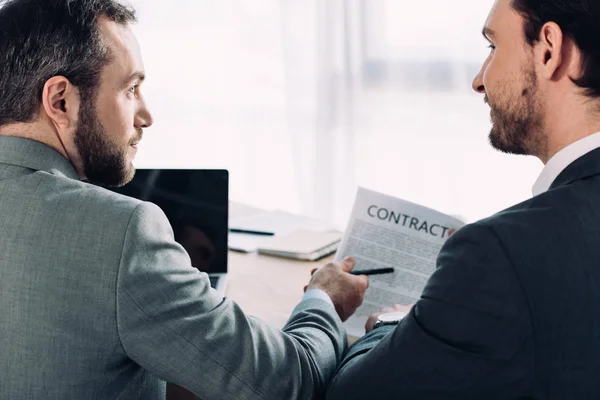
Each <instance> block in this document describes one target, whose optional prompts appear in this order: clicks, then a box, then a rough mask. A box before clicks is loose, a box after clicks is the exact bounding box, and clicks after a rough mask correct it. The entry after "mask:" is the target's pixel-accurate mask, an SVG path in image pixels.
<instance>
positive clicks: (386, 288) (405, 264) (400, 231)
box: [335, 188, 463, 337]
mask: <svg viewBox="0 0 600 400" xmlns="http://www.w3.org/2000/svg"><path fill="white" fill-rule="evenodd" d="M462 225H463V222H462V221H460V220H459V219H457V218H454V217H451V216H449V215H445V214H442V213H440V212H437V211H435V210H432V209H429V208H426V207H423V206H420V205H417V204H414V203H410V202H408V201H404V200H400V199H397V198H395V197H391V196H388V195H385V194H382V193H378V192H374V191H371V190H368V189H365V188H359V189H358V193H357V195H356V200H355V202H354V208H353V210H352V215H351V217H350V221H349V223H348V227H347V229H346V231H345V234H344V237H343V239H342V242H341V244H340V247H339V249H338V251H337V253H336V255H335V261H337V262H340V261H341V260H343V259H344V257H346V256H353V257H354V258H355V259H356V266H355V267H354V269H355V270H369V269H375V268H388V267H393V268H394V272H393V273H389V274H382V275H371V276H369V288H368V289H367V292H366V293H365V300H364V302H363V304H362V305H361V306H360V307H359V308H358V310H357V311H356V313H355V314H354V315H353V316H352V317H350V318H349V319H348V320H347V321H346V322H345V326H346V330H347V331H348V334H349V335H351V336H355V337H360V336H362V335H364V333H365V322H366V320H367V318H368V317H369V315H371V314H373V313H375V312H377V311H380V310H381V309H382V308H384V307H389V306H391V305H393V304H403V305H410V304H414V303H415V302H416V301H417V300H418V299H419V297H420V296H421V292H422V291H423V288H424V287H425V284H426V282H427V280H428V279H429V276H430V275H431V274H432V273H433V271H434V270H435V266H436V264H435V263H436V258H437V255H438V253H439V251H440V249H441V247H442V245H443V244H444V242H445V241H446V240H447V239H448V237H450V236H451V235H452V234H453V233H454V232H455V231H456V230H457V229H458V228H460V227H461V226H462Z"/></svg>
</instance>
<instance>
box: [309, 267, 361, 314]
mask: <svg viewBox="0 0 600 400" xmlns="http://www.w3.org/2000/svg"><path fill="white" fill-rule="evenodd" d="M354 264H355V261H354V258H352V257H346V259H345V260H344V261H343V262H341V263H339V264H335V263H329V264H327V265H325V266H324V267H321V268H319V269H314V270H313V271H312V278H311V279H310V282H309V283H308V285H307V286H305V287H304V291H306V290H307V289H321V290H322V291H324V292H325V293H327V294H328V295H329V297H331V301H333V305H334V306H335V310H336V311H337V313H338V315H339V316H340V318H341V320H342V321H345V320H347V319H348V317H350V316H351V315H352V314H353V313H354V311H356V309H357V308H358V307H359V306H360V305H361V304H362V302H363V298H364V296H365V290H367V287H368V286H369V278H368V277H367V276H365V275H352V274H350V271H352V268H354Z"/></svg>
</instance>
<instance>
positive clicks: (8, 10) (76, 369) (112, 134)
mask: <svg viewBox="0 0 600 400" xmlns="http://www.w3.org/2000/svg"><path fill="white" fill-rule="evenodd" d="M134 19H135V16H134V13H133V11H132V10H130V9H128V8H125V7H123V6H121V5H119V4H118V3H116V2H114V1H112V0H10V1H8V2H6V3H5V4H4V6H3V7H2V8H0V194H1V195H0V232H1V235H0V307H1V309H2V313H0V338H1V340H2V345H1V346H0V348H1V349H0V398H1V399H46V400H48V399H57V400H64V399H78V400H79V399H82V400H83V399H86V400H87V399H111V400H112V399H127V400H129V399H162V398H164V396H165V384H164V381H169V382H174V383H176V384H178V385H180V386H183V387H185V388H188V389H189V390H191V391H192V392H193V393H195V394H196V395H197V396H200V397H201V398H202V399H207V400H208V399H236V400H239V399H285V400H287V399H296V398H298V399H309V398H318V397H321V396H322V394H323V390H324V388H325V387H326V385H327V383H328V380H329V378H330V377H331V375H332V373H333V371H334V369H335V367H336V365H337V363H338V362H339V361H340V360H341V356H342V353H343V351H344V349H345V345H346V339H345V332H344V329H343V328H342V326H341V322H342V320H344V319H345V318H347V317H348V316H349V315H350V314H352V313H353V312H354V310H355V309H356V307H358V305H359V304H360V303H361V302H362V296H363V293H364V290H365V289H366V286H367V283H368V281H367V278H366V277H365V276H362V277H359V276H353V275H351V274H350V273H349V271H350V270H351V269H352V267H353V261H352V260H351V259H350V260H346V261H344V262H343V263H342V264H328V265H326V266H324V267H323V268H321V269H320V270H319V271H317V272H316V273H315V274H314V275H313V276H312V278H311V280H310V282H309V284H308V290H307V291H306V294H305V297H304V299H303V300H302V302H300V304H298V306H297V307H296V309H295V310H294V311H293V313H292V315H291V317H290V319H289V321H288V323H287V325H286V326H285V327H284V328H283V330H282V331H279V330H275V329H272V328H270V327H269V326H267V325H266V324H264V323H262V322H260V321H259V320H257V319H255V318H252V317H248V316H246V315H245V314H244V313H243V312H242V310H241V309H240V308H239V307H238V306H237V305H236V304H235V303H233V302H232V301H230V300H228V299H222V298H220V297H218V296H217V294H216V292H215V291H214V290H213V289H211V288H210V284H209V280H208V279H207V276H206V274H204V273H201V272H199V271H198V270H196V269H195V268H193V267H192V266H191V264H190V259H189V257H188V255H187V254H186V252H185V251H184V250H183V248H182V247H181V246H179V245H178V244H177V243H176V242H175V241H174V240H173V232H172V230H171V227H170V225H169V223H168V222H167V219H166V217H165V215H164V214H163V213H162V211H161V210H160V209H159V208H158V207H156V206H154V205H153V204H149V203H144V202H140V201H137V200H134V199H131V198H128V197H124V196H120V195H117V194H115V193H112V192H109V191H106V190H104V189H101V188H99V187H97V186H94V185H91V184H90V183H100V184H104V185H122V184H124V183H126V182H128V181H129V180H130V179H131V178H132V177H133V174H134V168H133V166H132V164H131V161H132V159H133V157H134V155H135V153H136V151H137V146H138V144H139V142H140V140H141V139H142V134H143V129H144V128H147V127H149V126H150V125H151V124H152V117H151V115H150V113H149V112H148V110H147V108H146V105H145V103H144V99H143V96H142V92H141V89H140V85H141V84H142V81H143V79H144V69H143V64H142V59H141V55H140V50H139V48H138V45H137V42H136V40H135V38H134V36H133V34H132V32H131V30H130V28H129V23H130V22H132V21H133V20H134ZM82 180H86V181H87V182H90V183H87V182H84V181H82ZM299 289H300V287H299ZM273 301H277V299H273Z"/></svg>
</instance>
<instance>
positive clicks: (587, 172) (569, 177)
mask: <svg viewBox="0 0 600 400" xmlns="http://www.w3.org/2000/svg"><path fill="white" fill-rule="evenodd" d="M594 175H600V148H598V149H595V150H592V151H590V152H589V153H587V154H585V155H583V156H582V157H579V158H578V159H577V160H575V161H573V162H572V163H571V164H570V165H569V166H568V167H567V168H565V169H564V170H563V171H562V172H561V173H560V174H559V175H558V177H556V179H555V180H554V182H552V185H550V190H551V189H555V188H557V187H560V186H566V185H569V184H571V183H573V182H575V181H578V180H581V179H585V178H589V177H591V176H594Z"/></svg>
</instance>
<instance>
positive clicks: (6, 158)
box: [0, 135, 79, 180]
mask: <svg viewBox="0 0 600 400" xmlns="http://www.w3.org/2000/svg"><path fill="white" fill-rule="evenodd" d="M0 164H9V165H16V166H19V167H24V168H29V169H32V170H35V171H47V172H49V173H51V174H54V175H63V176H66V177H67V178H71V179H77V180H79V175H77V172H76V171H75V168H73V165H71V163H70V162H69V161H68V160H67V159H66V158H65V157H63V156H62V155H61V154H60V153H59V152H57V151H56V150H54V149H53V148H52V147H50V146H47V145H45V144H43V143H41V142H37V141H35V140H31V139H25V138H21V137H16V136H2V135H0Z"/></svg>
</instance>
